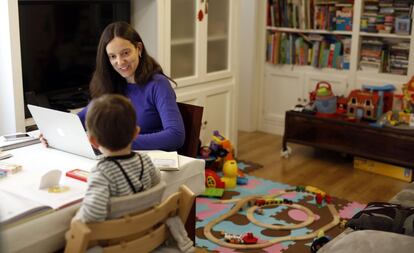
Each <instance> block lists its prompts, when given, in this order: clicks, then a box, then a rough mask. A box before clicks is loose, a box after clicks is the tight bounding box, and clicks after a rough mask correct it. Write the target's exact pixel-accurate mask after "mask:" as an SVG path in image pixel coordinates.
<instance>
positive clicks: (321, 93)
mask: <svg viewBox="0 0 414 253" xmlns="http://www.w3.org/2000/svg"><path fill="white" fill-rule="evenodd" d="M309 97H310V98H309V99H310V101H311V103H314V104H315V107H316V115H317V116H321V117H333V116H335V113H336V101H337V98H336V96H335V95H334V94H333V92H332V88H331V84H330V83H328V82H325V81H321V82H318V83H317V84H316V87H315V90H314V91H312V92H311V93H310V95H309Z"/></svg>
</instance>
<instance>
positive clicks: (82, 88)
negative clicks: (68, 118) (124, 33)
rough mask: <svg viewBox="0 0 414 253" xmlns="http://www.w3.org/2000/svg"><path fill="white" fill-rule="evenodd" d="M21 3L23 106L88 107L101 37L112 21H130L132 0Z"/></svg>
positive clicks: (33, 0) (25, 0)
mask: <svg viewBox="0 0 414 253" xmlns="http://www.w3.org/2000/svg"><path fill="white" fill-rule="evenodd" d="M18 3H19V5H18V6H19V26H20V46H21V57H22V72H23V89H24V98H25V104H27V103H30V104H37V105H40V106H45V107H50V108H54V109H58V110H68V109H75V108H80V107H83V106H85V105H86V104H87V102H88V99H89V93H88V84H89V81H90V79H91V77H92V73H93V71H94V68H95V57H96V49H97V45H98V42H99V37H100V35H101V33H102V31H103V29H104V28H105V26H106V25H108V24H109V23H111V22H113V21H119V20H123V21H127V22H130V0H98V1H89V0H84V1H81V0H74V1H70V0H49V1H41V0H19V2H18ZM25 108H26V117H28V116H30V115H29V113H28V111H27V107H26V106H25Z"/></svg>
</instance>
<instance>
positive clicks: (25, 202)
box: [0, 190, 52, 225]
mask: <svg viewBox="0 0 414 253" xmlns="http://www.w3.org/2000/svg"><path fill="white" fill-rule="evenodd" d="M0 199H1V201H2V202H3V203H7V208H5V206H4V205H0V224H1V225H6V224H9V223H12V222H15V221H18V220H21V219H22V218H24V217H29V216H31V215H35V214H39V213H41V212H44V211H48V210H50V211H51V210H52V208H51V207H50V206H47V205H43V204H41V203H39V202H36V201H32V200H31V199H26V198H21V197H20V196H18V195H16V194H14V193H12V192H7V191H3V190H0Z"/></svg>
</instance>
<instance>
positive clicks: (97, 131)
mask: <svg viewBox="0 0 414 253" xmlns="http://www.w3.org/2000/svg"><path fill="white" fill-rule="evenodd" d="M136 124H137V123H136V114H135V109H134V107H133V106H132V104H131V102H130V101H129V100H128V99H127V98H125V97H124V96H121V95H115V94H107V95H102V96H100V97H99V98H96V99H94V100H92V103H91V104H90V106H89V108H88V112H87V114H86V129H87V130H88V134H89V138H90V140H91V143H92V144H94V146H102V147H103V148H106V149H108V150H111V151H118V150H121V149H124V148H126V147H128V145H130V144H131V142H132V141H133V139H134V138H135V137H136V135H137V134H138V131H139V128H138V127H137V125H136Z"/></svg>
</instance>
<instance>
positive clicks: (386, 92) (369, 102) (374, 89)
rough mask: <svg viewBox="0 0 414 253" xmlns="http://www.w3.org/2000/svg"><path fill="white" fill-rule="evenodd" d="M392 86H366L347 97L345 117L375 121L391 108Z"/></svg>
mask: <svg viewBox="0 0 414 253" xmlns="http://www.w3.org/2000/svg"><path fill="white" fill-rule="evenodd" d="M394 89H395V87H394V86H393V85H384V86H367V85H363V89H362V90H353V91H351V93H350V94H349V96H348V103H347V115H348V116H349V117H352V118H357V119H361V118H362V119H367V120H377V119H378V117H380V116H381V115H382V114H383V113H384V112H387V111H389V110H391V109H392V106H393V96H394V94H393V91H394Z"/></svg>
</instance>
